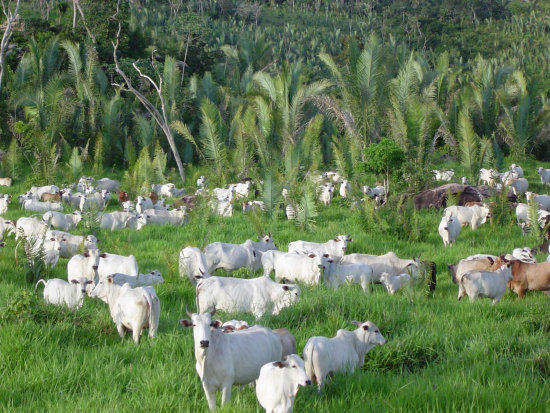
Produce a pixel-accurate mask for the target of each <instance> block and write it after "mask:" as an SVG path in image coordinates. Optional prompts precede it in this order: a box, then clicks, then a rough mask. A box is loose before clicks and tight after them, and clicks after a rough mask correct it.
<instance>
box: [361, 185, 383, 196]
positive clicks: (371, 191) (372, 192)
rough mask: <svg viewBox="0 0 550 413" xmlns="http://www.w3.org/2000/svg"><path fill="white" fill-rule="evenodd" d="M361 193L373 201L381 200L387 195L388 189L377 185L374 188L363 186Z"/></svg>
mask: <svg viewBox="0 0 550 413" xmlns="http://www.w3.org/2000/svg"><path fill="white" fill-rule="evenodd" d="M361 191H362V192H363V193H364V194H365V195H366V196H368V197H369V198H371V199H376V198H381V197H383V196H384V195H386V188H385V187H384V186H382V185H376V186H375V187H374V188H371V187H370V186H368V185H363V186H362V187H361Z"/></svg>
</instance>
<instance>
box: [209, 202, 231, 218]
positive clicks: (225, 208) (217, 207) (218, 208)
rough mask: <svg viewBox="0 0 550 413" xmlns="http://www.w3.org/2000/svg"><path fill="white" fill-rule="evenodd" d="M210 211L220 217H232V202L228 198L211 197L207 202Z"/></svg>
mask: <svg viewBox="0 0 550 413" xmlns="http://www.w3.org/2000/svg"><path fill="white" fill-rule="evenodd" d="M208 205H209V206H210V209H211V210H212V212H215V213H216V214H218V215H219V216H222V217H232V216H233V204H232V203H231V200H230V199H229V198H224V199H211V200H210V201H209V202H208Z"/></svg>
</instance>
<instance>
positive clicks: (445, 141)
mask: <svg viewBox="0 0 550 413" xmlns="http://www.w3.org/2000/svg"><path fill="white" fill-rule="evenodd" d="M2 5H3V11H4V13H3V15H2V18H3V20H4V21H3V23H2V25H1V29H0V30H1V32H2V34H4V38H3V41H2V56H3V58H2V59H1V61H2V67H3V71H2V77H3V78H2V79H1V83H0V88H1V89H0V95H1V99H0V102H1V103H0V146H1V147H2V148H4V149H5V153H4V158H3V159H4V160H3V162H2V168H3V171H2V172H3V174H4V175H5V176H12V177H14V178H24V177H27V178H26V179H27V180H29V181H32V182H36V183H51V182H53V181H55V180H56V179H57V178H58V177H60V176H61V177H65V178H71V179H72V178H73V177H76V176H78V174H79V173H81V172H82V171H83V170H90V171H93V172H96V173H97V172H109V171H112V172H121V171H126V173H125V179H126V180H127V182H129V183H132V184H137V185H130V186H131V187H133V188H137V187H139V184H140V183H142V182H143V181H144V180H146V179H150V177H151V176H155V177H158V178H159V179H160V178H162V177H164V176H165V175H168V176H170V175H172V179H174V178H176V177H177V176H178V172H179V176H180V177H181V178H182V179H184V178H185V169H187V173H191V174H193V171H194V168H196V166H197V165H202V166H203V167H207V168H209V169H210V170H211V172H212V180H213V182H214V183H219V184H224V183H226V182H228V181H229V180H231V179H235V178H242V177H245V176H259V177H262V176H264V175H265V174H266V173H268V172H269V173H270V174H272V175H273V174H275V175H273V176H277V177H278V179H279V180H280V181H281V182H286V183H291V182H295V178H296V177H299V176H303V175H304V174H306V173H307V172H308V171H313V170H320V169H325V170H326V169H328V168H331V167H332V168H335V169H337V170H338V171H340V172H341V174H343V175H344V176H348V177H350V178H353V177H356V178H357V177H360V176H361V174H363V173H364V171H365V161H366V160H367V159H366V156H367V155H366V153H365V149H366V148H367V147H368V146H369V145H370V144H372V143H377V142H379V141H380V140H381V139H382V138H388V139H390V140H392V141H394V142H395V143H396V144H397V145H398V146H399V147H400V148H401V149H402V150H403V151H404V154H405V162H404V163H403V165H402V167H401V168H400V170H399V175H398V176H399V177H403V176H404V177H405V178H406V179H398V185H400V186H402V187H403V189H413V190H418V189H420V188H423V187H424V186H425V185H426V180H428V179H429V174H426V173H425V172H426V171H429V170H430V169H432V167H433V163H434V162H437V161H438V160H440V158H441V156H442V155H444V154H446V155H445V156H451V157H452V158H454V159H455V160H457V161H459V162H460V163H461V164H462V165H463V166H464V167H465V169H466V170H467V171H469V172H470V176H469V178H470V179H474V180H475V179H476V174H477V171H478V170H479V168H480V167H481V166H494V167H500V166H502V165H501V164H502V160H503V157H504V156H506V155H511V156H512V157H514V158H515V159H519V160H521V159H524V158H525V157H533V158H535V159H538V160H549V156H550V155H549V154H550V143H549V138H550V126H549V125H550V122H549V121H550V106H549V102H550V101H549V98H550V73H549V66H550V49H549V48H548V46H549V45H550V4H549V3H548V2H544V1H536V0H533V1H510V0H489V1H479V0H467V1H461V2H455V1H447V0H445V1H433V0H416V1H409V0H398V1H387V0H369V1H344V0H337V1H330V2H329V1H325V0H315V1H300V0H288V1H273V0H271V1H256V2H249V1H244V0H242V1H238V0H219V1H213V0H192V1H185V0H155V1H153V0H130V1H128V2H127V1H118V2H115V1H111V0H99V1H98V0H93V1H92V0H72V1H58V0H28V1H27V0H25V1H19V2H18V1H16V0H11V1H7V0H3V1H2ZM16 8H17V12H18V13H17V15H15V14H16V13H15V11H16ZM10 17H11V20H10ZM115 46H116V52H115V53H114V48H115ZM115 57H116V59H115ZM179 159H181V161H180V160H179ZM178 164H179V165H178ZM321 165H322V166H323V167H322V168H321ZM29 170H32V172H33V174H27V173H26V172H27V171H29ZM297 192H299V188H298V189H297ZM298 195H299V194H298Z"/></svg>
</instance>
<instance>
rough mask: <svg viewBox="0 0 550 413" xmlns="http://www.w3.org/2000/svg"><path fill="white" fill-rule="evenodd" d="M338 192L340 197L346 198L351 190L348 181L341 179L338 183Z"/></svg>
mask: <svg viewBox="0 0 550 413" xmlns="http://www.w3.org/2000/svg"><path fill="white" fill-rule="evenodd" d="M338 192H339V193H340V196H341V197H342V198H347V197H348V195H349V194H350V192H351V184H350V183H349V181H348V180H347V179H344V180H343V181H342V183H341V184H340V189H339V190H338Z"/></svg>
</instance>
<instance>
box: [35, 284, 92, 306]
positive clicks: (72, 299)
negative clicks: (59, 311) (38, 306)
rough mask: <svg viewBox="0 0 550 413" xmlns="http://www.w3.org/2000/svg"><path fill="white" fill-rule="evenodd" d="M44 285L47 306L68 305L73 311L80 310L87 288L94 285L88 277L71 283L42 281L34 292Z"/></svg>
mask: <svg viewBox="0 0 550 413" xmlns="http://www.w3.org/2000/svg"><path fill="white" fill-rule="evenodd" d="M40 283H43V284H44V301H45V302H46V304H55V305H66V306H67V307H69V308H70V309H71V310H74V309H79V308H80V307H82V303H83V302H84V294H85V293H86V287H87V286H88V285H89V284H91V283H92V281H90V280H88V279H87V278H86V277H79V278H77V279H72V280H71V281H70V282H67V281H65V280H62V279H60V278H53V279H51V280H47V281H45V280H43V279H40V280H38V281H37V283H36V285H35V287H34V291H36V289H37V287H38V284H40Z"/></svg>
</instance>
